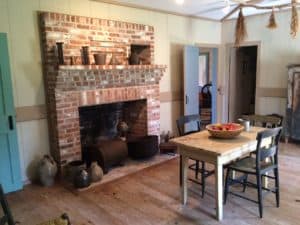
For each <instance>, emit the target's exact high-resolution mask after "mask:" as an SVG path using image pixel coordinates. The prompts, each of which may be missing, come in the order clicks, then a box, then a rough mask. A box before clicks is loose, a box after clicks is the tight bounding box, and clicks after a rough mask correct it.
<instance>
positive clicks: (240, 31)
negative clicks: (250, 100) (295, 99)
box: [235, 8, 247, 47]
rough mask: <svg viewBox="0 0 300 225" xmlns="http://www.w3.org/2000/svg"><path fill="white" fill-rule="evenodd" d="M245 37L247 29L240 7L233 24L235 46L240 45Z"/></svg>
mask: <svg viewBox="0 0 300 225" xmlns="http://www.w3.org/2000/svg"><path fill="white" fill-rule="evenodd" d="M246 37H247V30H246V25H245V17H244V15H243V10H242V8H240V12H239V16H238V19H237V21H236V26H235V46H237V47H238V46H240V44H241V43H242V42H243V41H244V40H245V38H246Z"/></svg>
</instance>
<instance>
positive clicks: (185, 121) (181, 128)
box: [176, 115, 214, 197]
mask: <svg viewBox="0 0 300 225" xmlns="http://www.w3.org/2000/svg"><path fill="white" fill-rule="evenodd" d="M176 124H177V129H178V133H179V135H180V136H184V135H188V134H191V133H194V132H199V131H200V130H201V120H200V115H187V116H181V117H180V118H179V119H178V120H177V121H176ZM187 125H192V126H193V127H192V128H191V129H188V130H187V131H186V130H185V126H187ZM199 164H200V162H199V160H195V163H194V164H192V165H190V166H189V169H191V170H194V171H195V179H189V180H191V181H193V182H195V183H197V184H200V185H202V197H204V192H205V178H207V177H208V176H210V175H212V174H213V173H214V171H208V170H206V169H205V162H203V161H201V168H200V165H199ZM180 166H181V157H180ZM180 173H181V170H180ZM199 173H201V182H198V174H199ZM181 184H182V180H181V174H180V185H181Z"/></svg>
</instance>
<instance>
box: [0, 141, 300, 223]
mask: <svg viewBox="0 0 300 225" xmlns="http://www.w3.org/2000/svg"><path fill="white" fill-rule="evenodd" d="M178 163H179V160H178V158H177V159H174V160H171V161H168V162H166V163H164V164H162V165H160V166H156V167H153V168H149V169H146V170H143V171H141V172H139V173H136V174H133V175H129V176H127V177H124V178H121V179H119V180H115V181H112V182H109V183H106V184H103V185H100V186H97V187H95V188H92V189H90V190H88V191H85V192H81V193H79V194H74V193H73V192H70V191H69V190H67V189H66V188H64V187H63V186H62V185H60V184H56V185H55V186H54V187H51V188H44V187H40V186H38V185H28V186H26V187H25V188H24V190H22V191H19V192H16V193H12V194H9V195H8V196H7V197H8V201H9V204H10V207H11V210H12V212H13V215H14V217H15V220H17V221H19V222H20V223H21V224H24V225H30V224H36V223H40V222H42V221H45V220H47V219H48V218H52V217H56V216H57V215H60V214H61V213H63V212H66V213H68V215H69V216H70V218H71V221H72V224H73V225H106V224H107V225H126V224H128V225H172V224H173V225H178V224H199V225H215V224H228V225H250V224H265V225H298V224H300V202H299V201H300V147H299V145H296V144H281V146H280V184H281V206H280V208H279V209H278V208H276V207H275V196H274V195H269V196H267V197H266V198H265V200H264V218H263V219H259V218H258V208H257V205H256V204H254V203H251V202H248V201H245V200H243V199H240V198H237V197H234V196H232V195H229V197H228V203H227V204H226V205H225V206H224V220H223V221H222V222H218V221H217V220H216V219H215V217H214V216H215V202H214V177H213V176H212V177H210V178H208V180H207V187H206V193H205V197H204V198H201V187H200V186H199V185H197V184H194V183H189V195H188V204H187V205H186V206H182V205H181V204H180V191H179V182H178V174H179V169H178ZM108 175H109V174H108ZM190 176H193V174H192V172H191V173H190ZM270 185H272V182H270ZM247 194H249V196H251V197H252V198H254V199H256V196H257V194H256V192H255V190H251V189H250V188H249V189H247ZM0 214H1V213H0Z"/></svg>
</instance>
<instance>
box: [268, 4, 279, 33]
mask: <svg viewBox="0 0 300 225" xmlns="http://www.w3.org/2000/svg"><path fill="white" fill-rule="evenodd" d="M267 28H269V29H276V28H277V23H276V19H275V12H274V8H273V9H272V13H271V15H270V18H269V24H268V25H267Z"/></svg>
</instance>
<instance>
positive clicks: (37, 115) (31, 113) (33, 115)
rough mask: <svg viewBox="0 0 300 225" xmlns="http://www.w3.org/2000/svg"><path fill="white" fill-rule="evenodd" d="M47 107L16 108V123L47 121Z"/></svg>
mask: <svg viewBox="0 0 300 225" xmlns="http://www.w3.org/2000/svg"><path fill="white" fill-rule="evenodd" d="M46 118H47V113H46V106H45V105H35V106H23V107H17V108H16V121H17V122H25V121H31V120H41V119H46Z"/></svg>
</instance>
